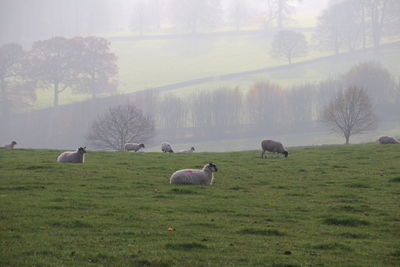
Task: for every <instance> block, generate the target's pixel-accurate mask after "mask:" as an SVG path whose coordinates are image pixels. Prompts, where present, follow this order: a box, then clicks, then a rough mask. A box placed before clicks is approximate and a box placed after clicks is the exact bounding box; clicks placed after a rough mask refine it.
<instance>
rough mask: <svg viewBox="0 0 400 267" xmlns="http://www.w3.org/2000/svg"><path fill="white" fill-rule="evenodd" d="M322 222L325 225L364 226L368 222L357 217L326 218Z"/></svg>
mask: <svg viewBox="0 0 400 267" xmlns="http://www.w3.org/2000/svg"><path fill="white" fill-rule="evenodd" d="M324 223H325V224H327V225H337V226H350V227H357V226H364V225H369V224H370V223H369V222H367V221H364V220H360V219H357V218H332V217H331V218H326V219H325V220H324Z"/></svg>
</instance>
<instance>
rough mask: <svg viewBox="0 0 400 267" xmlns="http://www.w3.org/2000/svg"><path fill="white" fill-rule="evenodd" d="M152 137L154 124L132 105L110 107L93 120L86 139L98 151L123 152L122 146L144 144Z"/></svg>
mask: <svg viewBox="0 0 400 267" xmlns="http://www.w3.org/2000/svg"><path fill="white" fill-rule="evenodd" d="M153 135H154V122H153V119H152V118H151V117H148V116H144V115H143V114H142V112H141V111H140V110H139V109H137V108H136V107H135V106H134V105H132V104H126V105H119V106H116V107H111V108H110V109H109V110H108V112H107V113H105V114H103V115H101V116H99V117H98V118H97V120H95V121H94V122H93V123H92V125H91V127H90V129H89V133H88V135H87V137H86V140H87V142H88V145H91V146H93V147H94V148H98V149H111V150H124V144H125V143H130V142H138V143H144V142H146V141H148V140H149V139H150V138H152V137H153Z"/></svg>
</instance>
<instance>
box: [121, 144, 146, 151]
mask: <svg viewBox="0 0 400 267" xmlns="http://www.w3.org/2000/svg"><path fill="white" fill-rule="evenodd" d="M124 147H125V151H131V150H133V151H135V152H138V151H139V149H141V148H144V144H138V143H126V144H125V146H124Z"/></svg>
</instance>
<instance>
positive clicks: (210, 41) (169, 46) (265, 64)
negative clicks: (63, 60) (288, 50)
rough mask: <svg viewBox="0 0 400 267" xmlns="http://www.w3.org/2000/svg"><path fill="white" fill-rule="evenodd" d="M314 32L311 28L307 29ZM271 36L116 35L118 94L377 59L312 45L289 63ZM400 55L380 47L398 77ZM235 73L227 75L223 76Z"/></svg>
mask: <svg viewBox="0 0 400 267" xmlns="http://www.w3.org/2000/svg"><path fill="white" fill-rule="evenodd" d="M306 34H308V35H310V33H306ZM271 38H272V35H266V34H265V33H263V32H255V33H252V34H246V35H227V36H226V35H223V36H219V35H216V36H209V37H191V38H177V39H174V38H172V39H143V40H142V39H138V40H136V39H129V38H128V39H123V40H119V39H115V40H114V41H112V51H113V52H114V53H115V54H116V55H117V57H118V65H119V73H120V74H119V80H120V86H119V93H118V94H124V93H132V92H136V91H141V90H146V89H149V88H157V87H160V86H161V87H162V86H165V85H169V84H175V83H180V82H185V81H190V80H193V79H203V78H207V77H212V79H211V80H212V81H211V82H209V81H208V82H207V83H202V84H200V85H194V87H193V86H191V87H189V88H188V89H185V90H190V89H198V88H212V89H215V88H216V87H222V86H228V87H236V86H242V87H246V86H249V85H250V84H252V83H254V82H255V81H259V80H266V79H269V80H271V81H274V82H277V83H280V84H282V85H283V86H291V85H294V84H298V83H304V82H312V81H319V80H323V79H326V78H329V77H335V76H337V75H340V74H342V73H344V72H346V71H347V70H349V69H350V68H351V67H352V66H353V65H354V64H357V63H359V62H360V61H370V60H378V59H377V58H376V57H375V54H373V53H372V51H371V50H368V51H367V52H366V53H354V54H351V55H348V54H344V55H340V56H338V57H327V58H326V59H322V60H321V61H319V60H317V62H314V61H312V62H310V63H308V62H307V61H308V60H315V59H318V58H320V57H326V56H330V55H331V53H327V52H320V51H317V50H316V49H315V48H313V50H312V52H311V53H310V54H309V55H308V56H307V57H302V58H297V59H295V60H294V62H295V63H299V62H303V61H304V64H299V65H296V64H294V66H287V67H285V64H286V62H285V61H282V60H280V59H277V58H272V57H271V56H270V41H271ZM399 60H400V43H399V42H396V43H392V44H387V45H384V46H383V47H382V50H381V58H380V61H381V62H382V64H383V65H384V66H385V67H386V68H388V70H389V71H391V72H392V73H393V74H394V75H395V76H398V75H400V68H399V66H398V64H397V62H398V61H399ZM277 66H283V69H278V70H273V69H272V70H269V69H266V70H265V71H263V72H261V73H258V74H256V75H245V76H243V75H240V72H248V71H253V70H259V69H264V68H271V67H277ZM232 73H237V74H239V75H234V76H233V77H230V78H229V79H222V80H221V79H220V76H223V75H228V74H232ZM88 97H89V96H87V95H73V94H72V92H70V91H65V92H63V93H62V95H61V99H60V102H61V104H66V103H71V102H75V101H82V100H84V99H88ZM50 103H52V95H51V92H50V91H49V90H44V91H43V90H42V91H39V97H38V101H37V103H36V107H39V108H40V107H47V106H49V105H50Z"/></svg>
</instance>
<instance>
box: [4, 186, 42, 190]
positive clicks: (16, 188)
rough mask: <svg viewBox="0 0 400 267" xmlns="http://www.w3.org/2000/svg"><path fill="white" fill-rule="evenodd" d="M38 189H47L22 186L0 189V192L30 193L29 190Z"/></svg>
mask: <svg viewBox="0 0 400 267" xmlns="http://www.w3.org/2000/svg"><path fill="white" fill-rule="evenodd" d="M36 189H45V187H44V186H42V185H30V186H28V185H26V186H24V185H21V186H12V187H0V190H7V191H29V190H36Z"/></svg>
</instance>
